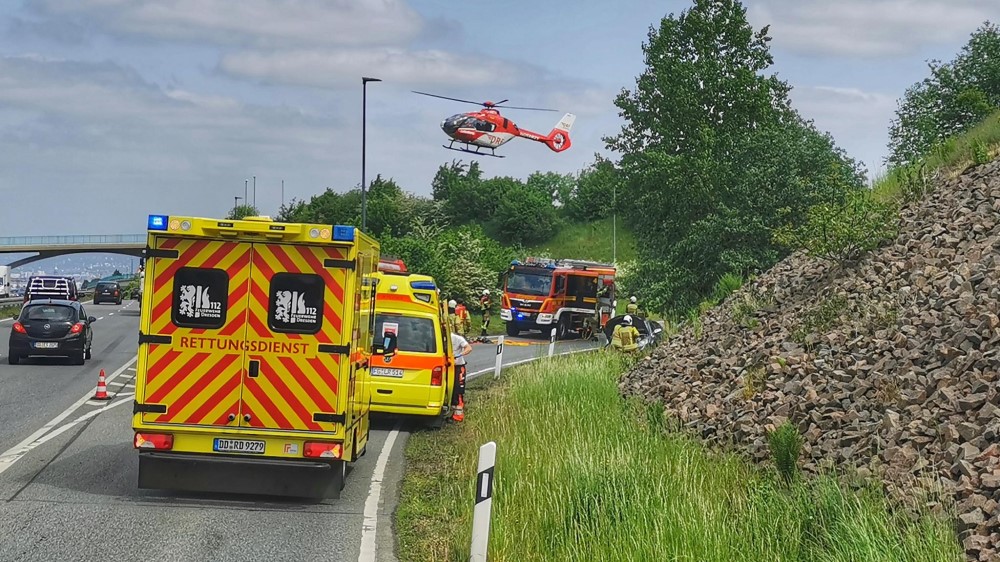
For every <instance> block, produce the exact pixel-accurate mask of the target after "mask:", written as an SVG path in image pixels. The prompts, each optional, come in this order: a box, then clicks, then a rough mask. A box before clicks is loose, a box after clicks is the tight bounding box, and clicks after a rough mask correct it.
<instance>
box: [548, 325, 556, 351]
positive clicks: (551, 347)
mask: <svg viewBox="0 0 1000 562" xmlns="http://www.w3.org/2000/svg"><path fill="white" fill-rule="evenodd" d="M555 352H556V329H555V328H552V333H551V334H549V357H552V354H553V353H555Z"/></svg>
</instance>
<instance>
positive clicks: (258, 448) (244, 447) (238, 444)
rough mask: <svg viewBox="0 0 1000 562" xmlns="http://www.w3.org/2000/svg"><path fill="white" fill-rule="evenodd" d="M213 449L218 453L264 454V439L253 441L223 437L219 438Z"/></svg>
mask: <svg viewBox="0 0 1000 562" xmlns="http://www.w3.org/2000/svg"><path fill="white" fill-rule="evenodd" d="M212 449H213V450H214V451H215V452H217V453H254V454H258V455H262V454H264V442H263V441H251V440H249V439H222V438H217V439H216V440H215V445H214V446H213V447H212Z"/></svg>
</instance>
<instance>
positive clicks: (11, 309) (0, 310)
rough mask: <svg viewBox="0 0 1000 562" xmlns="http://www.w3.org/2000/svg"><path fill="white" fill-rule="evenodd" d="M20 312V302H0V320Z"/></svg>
mask: <svg viewBox="0 0 1000 562" xmlns="http://www.w3.org/2000/svg"><path fill="white" fill-rule="evenodd" d="M19 312H21V303H14V304H0V320H2V319H5V318H10V317H12V316H14V315H15V314H17V313H19Z"/></svg>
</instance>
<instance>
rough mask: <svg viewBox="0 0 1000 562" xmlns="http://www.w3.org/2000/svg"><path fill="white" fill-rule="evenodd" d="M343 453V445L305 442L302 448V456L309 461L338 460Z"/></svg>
mask: <svg viewBox="0 0 1000 562" xmlns="http://www.w3.org/2000/svg"><path fill="white" fill-rule="evenodd" d="M343 451H344V446H343V444H341V443H329V442H324V441H306V442H305V444H304V445H303V447H302V454H303V455H304V456H305V457H306V458H309V459H339V458H341V455H342V454H343Z"/></svg>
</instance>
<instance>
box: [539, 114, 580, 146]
mask: <svg viewBox="0 0 1000 562" xmlns="http://www.w3.org/2000/svg"><path fill="white" fill-rule="evenodd" d="M575 121H576V115H573V114H572V113H567V114H566V115H563V118H562V119H560V120H559V122H558V123H556V126H555V127H553V128H552V132H550V133H549V135H548V136H547V137H545V141H544V142H545V145H546V146H548V147H549V148H550V149H552V150H553V151H554V152H562V151H564V150H566V149H567V148H569V147H570V144H571V143H570V140H569V130H570V129H571V128H572V127H573V123H574V122H575Z"/></svg>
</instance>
